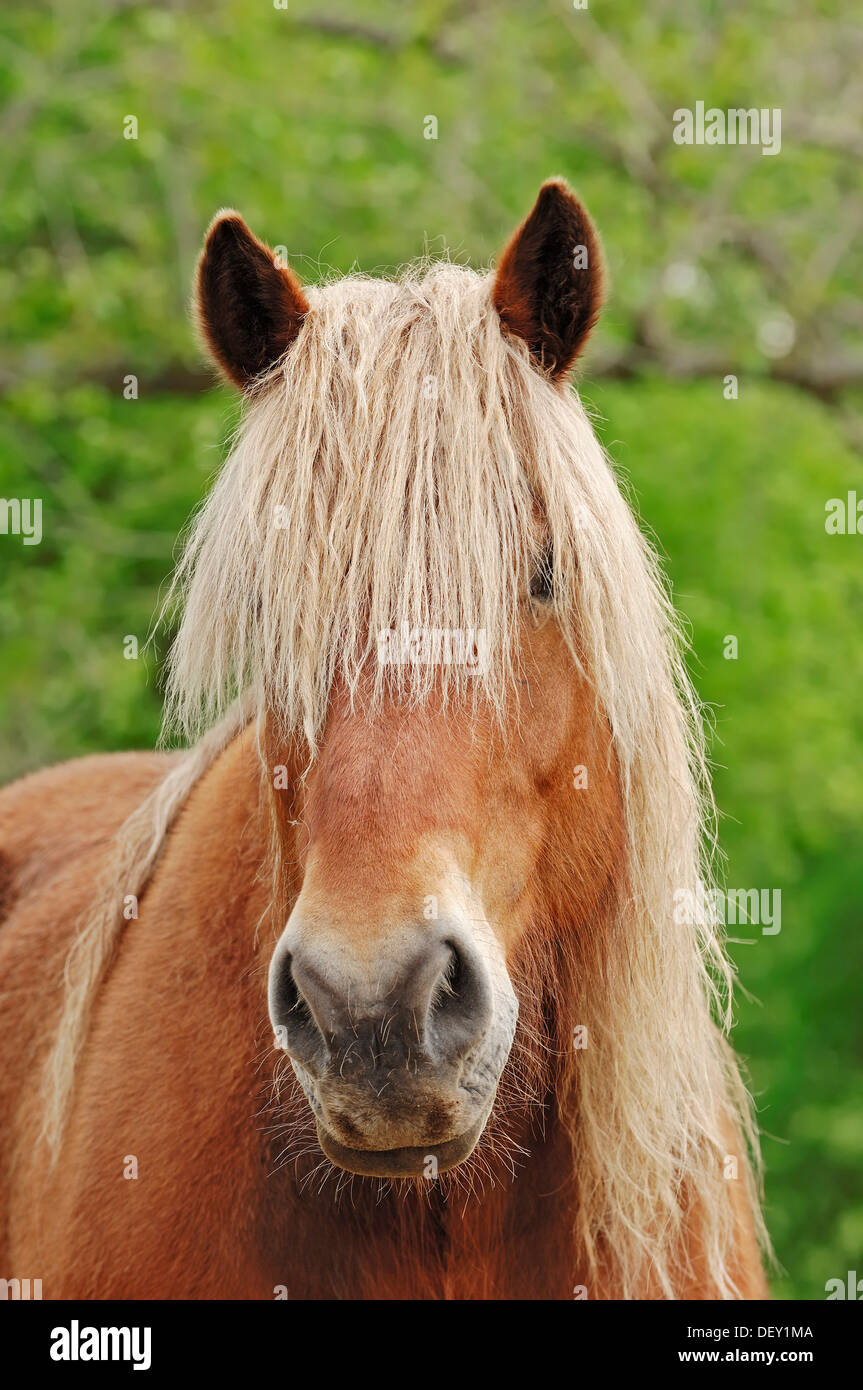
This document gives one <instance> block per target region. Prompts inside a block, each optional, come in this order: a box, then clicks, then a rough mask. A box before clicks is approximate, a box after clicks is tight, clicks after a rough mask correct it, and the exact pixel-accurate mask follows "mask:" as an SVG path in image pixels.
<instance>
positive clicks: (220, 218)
mask: <svg viewBox="0 0 863 1390" xmlns="http://www.w3.org/2000/svg"><path fill="white" fill-rule="evenodd" d="M226 233H227V234H230V235H231V236H233V237H234V238H236V237H238V236H243V237H248V236H250V235H251V233H250V232H249V229H248V227H247V225H246V222H245V219H244V218H243V217H241V216H240V214H239V213H238V212H236V211H235V210H234V208H220V209H219V211H218V212H217V213H216V215H215V217H214V218H213V219H212V221H211V222H210V225H209V227H208V228H207V231H206V234H205V236H204V248H205V249H206V248H207V247H208V246H211V245H212V243H213V242H214V241H217V240H220V239H221V238H223V237H224V236H225V235H226Z"/></svg>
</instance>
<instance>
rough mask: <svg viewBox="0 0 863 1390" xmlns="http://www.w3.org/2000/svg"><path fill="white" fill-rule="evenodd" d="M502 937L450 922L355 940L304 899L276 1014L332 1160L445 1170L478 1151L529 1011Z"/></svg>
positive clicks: (273, 1000)
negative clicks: (522, 1010) (522, 1009)
mask: <svg viewBox="0 0 863 1390" xmlns="http://www.w3.org/2000/svg"><path fill="white" fill-rule="evenodd" d="M298 907H299V904H298ZM490 940H493V938H492V937H491V932H490V929H489V931H488V936H487V937H486V936H485V935H484V934H483V933H482V932H479V933H477V931H476V929H475V924H474V923H470V924H465V923H462V922H459V921H455V920H448V921H446V922H435V923H434V924H431V925H430V924H429V923H422V924H419V925H407V926H400V927H397V928H395V929H392V930H389V931H386V932H385V933H383V934H380V933H375V934H374V936H373V937H371V936H370V934H369V935H366V936H365V938H364V939H362V940H360V941H359V942H358V941H357V940H354V941H351V940H350V939H349V938H346V937H345V935H344V934H342V933H338V932H335V931H333V930H332V929H326V928H322V926H321V924H320V922H310V921H309V920H307V919H305V918H304V917H303V915H302V913H301V912H298V911H297V909H296V908H295V910H294V913H292V914H291V918H290V920H289V922H288V925H287V927H286V928H285V932H284V934H283V936H282V938H281V940H280V941H279V943H278V945H277V947H276V951H275V953H274V956H273V960H272V963H271V966H270V980H269V1002H270V1018H271V1021H272V1024H273V1028H274V1031H275V1034H276V1039H277V1043H278V1045H279V1046H281V1047H282V1048H283V1049H284V1051H285V1052H286V1053H287V1054H288V1056H289V1057H290V1059H291V1062H292V1064H293V1067H294V1071H295V1073H296V1075H297V1077H298V1079H299V1081H300V1084H301V1085H302V1087H303V1090H304V1092H305V1095H306V1097H307V1099H308V1101H309V1104H310V1105H311V1107H312V1110H313V1112H314V1115H315V1119H316V1121H317V1129H318V1138H319V1142H320V1145H321V1148H322V1150H323V1152H324V1154H325V1155H326V1156H327V1158H329V1159H330V1160H331V1162H332V1163H334V1164H336V1165H337V1166H338V1167H340V1168H344V1169H346V1170H347V1171H349V1172H353V1173H359V1174H363V1175H366V1176H373V1177H398V1178H405V1177H427V1178H436V1177H437V1176H438V1175H439V1174H441V1173H444V1172H446V1171H447V1170H448V1169H450V1168H454V1167H455V1166H456V1165H457V1164H459V1163H462V1162H464V1160H465V1159H466V1158H468V1157H469V1156H470V1154H471V1153H472V1152H473V1149H474V1147H475V1146H476V1144H477V1141H478V1140H479V1138H480V1135H481V1134H482V1131H483V1129H484V1128H485V1125H486V1121H487V1120H488V1117H489V1114H490V1112H491V1109H492V1106H493V1103H494V1098H495V1094H496V1091H497V1083H498V1079H499V1077H500V1073H501V1071H502V1070H503V1066H504V1064H505V1062H506V1059H507V1056H508V1055H509V1050H510V1047H511V1045H512V1039H513V1035H514V1032H515V1021H516V1016H517V1004H516V1000H515V995H514V993H513V990H512V986H511V984H510V982H509V977H508V975H507V973H506V969H505V966H504V965H503V962H502V960H501V959H500V958H499V953H498V954H497V956H496V955H495V953H494V951H492V950H490V949H489V942H490Z"/></svg>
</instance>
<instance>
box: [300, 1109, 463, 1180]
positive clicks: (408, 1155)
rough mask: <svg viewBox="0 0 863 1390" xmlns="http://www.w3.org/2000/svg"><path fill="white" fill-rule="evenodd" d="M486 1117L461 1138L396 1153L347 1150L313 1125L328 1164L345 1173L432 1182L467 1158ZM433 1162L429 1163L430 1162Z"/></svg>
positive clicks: (374, 1150)
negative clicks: (342, 1169) (418, 1179)
mask: <svg viewBox="0 0 863 1390" xmlns="http://www.w3.org/2000/svg"><path fill="white" fill-rule="evenodd" d="M486 1118H487V1117H486V1116H483V1117H482V1119H480V1120H478V1121H477V1123H476V1124H475V1125H474V1126H473V1127H472V1128H471V1129H468V1130H465V1132H464V1134H459V1135H457V1136H456V1137H455V1139H448V1140H447V1141H446V1142H445V1143H443V1144H419V1145H417V1146H415V1147H412V1148H400V1149H351V1148H348V1147H347V1146H346V1145H345V1144H340V1143H339V1141H338V1139H334V1138H333V1136H332V1135H331V1134H330V1133H329V1132H328V1131H327V1130H326V1129H325V1128H324V1126H323V1125H322V1124H321V1122H320V1120H318V1121H317V1128H318V1143H319V1144H320V1146H321V1148H322V1149H323V1151H324V1153H325V1154H326V1156H327V1158H328V1159H329V1160H330V1162H331V1163H334V1164H335V1165H336V1167H337V1168H344V1170H345V1172H347V1173H358V1174H360V1175H361V1176H362V1177H368V1178H432V1179H433V1178H436V1177H438V1176H439V1175H440V1174H441V1173H446V1172H447V1171H448V1170H449V1169H450V1168H456V1167H457V1166H458V1164H459V1163H464V1161H465V1159H466V1158H470V1156H471V1154H472V1153H473V1151H474V1149H475V1148H476V1145H477V1142H478V1140H479V1137H480V1135H481V1134H482V1132H483V1129H484V1128H485V1122H486ZM432 1160H433V1161H432Z"/></svg>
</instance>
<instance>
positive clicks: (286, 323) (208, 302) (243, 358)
mask: <svg viewBox="0 0 863 1390" xmlns="http://www.w3.org/2000/svg"><path fill="white" fill-rule="evenodd" d="M196 302H197V310H198V320H199V322H200V325H201V330H202V332H203V334H204V337H205V338H206V340H207V343H208V345H209V348H210V351H211V352H212V354H213V356H214V357H215V359H216V361H217V362H218V363H219V366H220V367H221V368H222V370H223V371H224V372H225V373H226V375H227V376H229V377H230V379H231V380H232V381H233V382H235V383H236V384H237V386H239V387H240V388H241V389H245V388H246V387H248V386H249V385H250V384H251V383H252V382H253V381H254V380H255V378H256V377H259V376H260V375H261V373H262V372H266V371H267V370H268V369H269V368H270V367H272V365H273V363H274V362H277V361H278V360H279V358H280V357H281V356H282V354H283V353H284V352H286V351H287V349H288V348H289V347H290V345H291V343H292V342H293V341H294V338H296V336H297V334H298V333H299V331H300V328H301V326H302V322H303V315H304V314H306V313H308V308H309V305H308V301H307V300H306V297H305V295H304V294H303V291H302V288H301V286H300V282H299V280H298V279H297V277H296V275H295V274H294V272H293V271H292V270H291V269H290V268H289V267H288V266H282V265H280V264H279V263H278V261H277V259H276V256H275V253H274V252H273V251H271V250H270V248H269V247H268V246H265V245H264V243H263V242H262V241H258V238H257V237H256V236H253V235H252V233H251V232H250V231H249V228H248V227H247V226H246V224H245V222H244V221H243V219H242V217H240V215H239V213H237V212H231V211H224V212H220V213H218V214H217V215H216V217H215V218H214V219H213V221H212V222H211V224H210V228H209V231H208V232H207V237H206V240H205V242H204V249H203V251H202V252H201V259H200V260H199V262H198V275H197V286H196Z"/></svg>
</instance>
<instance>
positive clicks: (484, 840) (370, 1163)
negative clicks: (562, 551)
mask: <svg viewBox="0 0 863 1390" xmlns="http://www.w3.org/2000/svg"><path fill="white" fill-rule="evenodd" d="M522 648H523V650H522V670H523V675H524V677H525V679H524V680H523V682H522V685H521V687H520V691H519V693H518V700H517V708H516V700H515V699H514V700H513V706H512V709H511V710H510V712H509V714H508V716H507V718H506V719H505V721H504V723H503V724H501V723H500V722H496V721H495V718H494V716H493V715H492V713H491V712H490V711H489V712H487V713H486V714H483V713H482V712H480V714H479V717H478V716H477V712H476V711H475V710H474V709H473V708H472V707H471V705H470V701H467V702H466V704H465V707H462V706H460V705H453V704H449V705H448V706H445V705H444V703H443V701H442V700H440V701H435V700H431V701H428V702H426V703H424V704H423V705H421V706H419V707H417V706H415V705H414V706H411V705H410V704H409V703H408V702H405V703H404V704H401V703H399V702H397V701H391V702H390V703H389V704H388V706H387V707H386V708H385V709H384V710H383V711H382V712H381V713H380V714H378V715H376V716H375V717H374V718H373V719H372V720H368V719H366V718H364V717H363V716H362V715H361V714H359V713H357V712H356V710H354V711H352V710H351V709H350V707H349V702H348V700H347V698H346V696H345V694H344V692H339V691H337V692H336V693H335V696H334V699H333V702H332V705H331V709H330V716H329V720H328V723H327V727H326V731H325V736H324V739H323V744H322V747H321V750H320V753H319V755H318V757H317V759H316V761H315V763H314V765H313V767H312V770H311V772H310V773H309V775H308V777H307V779H306V783H305V788H304V793H303V797H304V805H303V807H302V815H301V816H300V818H299V819H300V840H299V842H298V848H299V847H300V845H301V844H304V845H305V847H306V848H305V853H304V876H303V882H302V888H301V891H300V893H299V896H298V898H297V900H296V903H295V905H294V908H293V910H292V912H291V914H290V917H289V919H288V922H287V925H286V927H285V930H284V932H283V934H282V936H281V938H280V940H279V942H278V944H277V947H276V950H275V953H274V956H273V959H272V963H271V966H270V981H269V1000H270V1016H271V1020H272V1023H273V1026H274V1028H275V1029H276V1032H277V1036H279V1037H280V1038H281V1040H282V1045H283V1046H284V1048H285V1051H286V1052H287V1053H288V1054H289V1056H290V1058H291V1061H292V1063H293V1066H294V1070H295V1072H296V1074H297V1076H298V1078H299V1080H300V1082H301V1084H302V1086H303V1089H304V1091H305V1094H306V1096H307V1098H308V1100H309V1103H310V1105H311V1107H312V1109H313V1111H314V1113H315V1117H316V1120H317V1127H318V1137H319V1141H320V1144H321V1147H322V1148H323V1150H324V1152H325V1154H326V1155H327V1156H328V1157H329V1158H330V1159H331V1160H332V1161H333V1162H334V1163H336V1164H337V1165H339V1166H340V1167H342V1168H345V1169H347V1170H349V1171H352V1172H356V1173H363V1174H369V1175H378V1176H396V1177H407V1176H420V1175H425V1176H436V1175H437V1174H438V1173H440V1172H443V1171H445V1170H446V1169H448V1168H452V1167H454V1166H455V1165H456V1164H458V1163H460V1162H462V1161H463V1160H464V1159H465V1158H467V1157H468V1156H469V1155H470V1153H471V1152H472V1151H473V1148H474V1146H475V1145H476V1143H477V1140H478V1139H479V1137H480V1135H481V1133H482V1131H483V1129H484V1127H485V1125H486V1121H487V1120H488V1117H489V1114H490V1112H491V1109H492V1106H493V1104H494V1100H495V1095H496V1092H497V1085H498V1081H499V1078H500V1075H501V1072H502V1071H503V1068H504V1065H505V1064H506V1061H507V1057H508V1056H509V1052H510V1048H511V1046H512V1043H513V1038H514V1035H515V1029H516V1020H517V1014H518V1003H517V1000H516V995H515V991H514V989H513V985H512V982H511V980H510V975H509V971H508V963H509V962H511V961H512V959H513V958H514V956H515V955H516V954H517V951H518V947H519V943H520V942H521V940H522V938H523V936H524V933H525V932H526V930H527V928H528V926H529V924H530V921H531V918H532V915H533V914H534V913H535V912H536V911H537V910H538V908H539V906H540V897H539V894H540V885H541V878H542V874H541V860H542V858H543V856H544V855H546V854H547V853H549V852H553V846H554V841H555V837H556V835H562V836H563V837H564V840H565V841H568V843H569V844H570V845H571V844H572V843H573V840H572V838H571V837H572V836H573V835H575V836H576V837H579V835H580V836H581V840H582V842H583V843H588V844H589V843H590V841H591V838H592V836H591V830H592V829H593V830H594V831H595V826H593V827H591V825H590V823H589V822H590V818H591V812H590V811H589V810H588V807H587V801H588V799H589V797H590V793H589V791H588V790H583V791H574V790H573V763H574V762H575V763H581V764H584V763H585V762H586V761H587V754H586V753H585V747H586V740H587V739H588V738H594V741H595V728H594V729H593V733H591V734H589V733H588V729H589V728H591V727H592V726H593V724H594V720H593V718H592V717H590V715H589V713H588V712H589V711H591V710H592V709H593V705H592V701H591V698H590V696H589V695H588V692H587V690H586V687H585V686H584V684H583V683H581V682H580V681H579V679H578V677H577V675H576V672H575V669H574V665H573V662H572V660H571V658H570V656H569V653H568V652H567V650H566V648H565V646H564V643H563V641H562V639H561V638H560V635H559V633H558V631H557V629H556V627H555V626H554V624H553V623H551V622H550V621H540V622H539V623H537V622H536V621H535V619H533V618H527V617H526V619H525V623H524V632H523V641H522ZM594 761H595V763H596V766H597V768H599V769H600V770H601V771H600V774H599V776H598V778H597V781H598V783H600V784H601V783H602V781H603V774H604V775H605V777H607V776H608V767H607V764H608V758H607V757H604V758H597V757H595V756H594ZM600 819H601V817H600ZM574 842H575V843H578V838H576V840H575V841H574Z"/></svg>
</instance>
